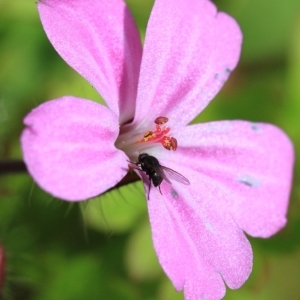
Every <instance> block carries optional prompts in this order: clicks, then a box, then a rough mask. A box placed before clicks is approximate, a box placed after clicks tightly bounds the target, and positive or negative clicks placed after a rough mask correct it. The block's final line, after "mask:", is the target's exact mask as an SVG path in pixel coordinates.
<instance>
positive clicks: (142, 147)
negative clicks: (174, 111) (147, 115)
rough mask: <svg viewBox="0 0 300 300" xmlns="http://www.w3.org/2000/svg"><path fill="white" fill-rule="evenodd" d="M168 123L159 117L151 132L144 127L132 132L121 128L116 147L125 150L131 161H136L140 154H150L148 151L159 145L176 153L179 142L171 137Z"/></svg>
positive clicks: (166, 119) (164, 118)
mask: <svg viewBox="0 0 300 300" xmlns="http://www.w3.org/2000/svg"><path fill="white" fill-rule="evenodd" d="M167 122H168V118H166V117H158V118H156V119H155V120H154V123H155V125H154V124H153V127H154V128H153V129H151V130H147V128H145V127H144V128H142V126H139V127H138V128H137V129H136V130H134V129H133V130H130V131H127V130H126V129H125V128H121V131H120V135H119V137H118V139H117V141H116V143H115V145H116V147H117V148H118V149H120V150H123V151H124V152H125V153H126V154H127V156H128V157H129V158H130V159H131V160H136V159H137V157H138V155H139V154H140V153H148V152H149V151H148V150H150V149H153V148H154V147H157V146H158V145H159V144H160V145H162V146H163V147H164V148H165V149H167V150H173V151H175V150H176V149H177V140H176V139H175V138H174V137H172V136H171V128H170V127H168V126H166V125H165V124H166V123H167ZM145 129H146V131H145ZM150 152H151V150H150Z"/></svg>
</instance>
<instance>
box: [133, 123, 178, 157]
mask: <svg viewBox="0 0 300 300" xmlns="http://www.w3.org/2000/svg"><path fill="white" fill-rule="evenodd" d="M168 120H169V119H168V118H166V117H158V118H156V119H155V121H154V123H155V124H156V126H155V130H154V131H152V130H148V131H147V132H146V133H145V134H144V137H143V138H142V139H141V140H139V142H141V143H143V142H145V143H146V142H156V143H160V144H162V145H163V147H164V148H166V149H168V150H174V151H175V150H176V149H177V140H176V139H175V138H174V137H171V136H169V135H167V134H168V133H169V132H170V127H166V126H163V125H164V124H165V123H167V122H168Z"/></svg>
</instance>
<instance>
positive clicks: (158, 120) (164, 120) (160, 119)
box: [154, 117, 169, 125]
mask: <svg viewBox="0 0 300 300" xmlns="http://www.w3.org/2000/svg"><path fill="white" fill-rule="evenodd" d="M168 121H169V119H168V118H166V117H158V118H156V119H155V121H154V122H155V124H157V125H163V124H165V123H167V122H168Z"/></svg>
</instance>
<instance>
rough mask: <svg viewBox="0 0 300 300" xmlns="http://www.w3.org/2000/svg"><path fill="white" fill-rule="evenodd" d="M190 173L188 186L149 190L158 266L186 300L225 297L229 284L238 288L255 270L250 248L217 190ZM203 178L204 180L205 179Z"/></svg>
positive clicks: (196, 174)
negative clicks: (160, 266)
mask: <svg viewBox="0 0 300 300" xmlns="http://www.w3.org/2000/svg"><path fill="white" fill-rule="evenodd" d="M182 170H183V172H184V173H186V174H187V172H189V173H188V174H189V179H190V181H191V185H190V186H184V185H181V184H180V183H176V182H174V183H173V184H172V185H170V184H168V183H166V182H165V181H164V182H163V183H162V185H161V190H162V194H163V195H161V194H160V193H159V191H158V189H157V188H153V187H152V189H151V192H150V199H149V201H148V208H149V215H150V222H151V228H152V236H153V242H154V247H155V249H156V252H157V255H158V258H159V262H160V264H161V265H162V267H163V268H164V270H165V272H166V273H167V275H168V276H169V277H170V279H171V280H172V282H173V284H174V286H175V287H176V289H177V290H181V289H184V294H185V299H186V300H197V299H206V300H211V299H221V298H222V297H223V296H224V295H225V284H224V282H223V280H224V281H225V282H226V284H227V285H228V286H229V287H230V288H232V289H235V288H238V287H240V286H241V285H242V284H243V283H244V282H245V281H246V280H247V278H248V277H249V274H250V273H251V269H252V250H251V246H250V243H249V242H248V240H247V238H246V236H245V234H244V233H243V231H242V230H241V229H240V228H239V227H238V226H237V224H236V222H235V220H234V219H233V217H232V216H231V214H230V212H229V211H228V209H227V206H226V205H225V203H224V202H222V201H221V203H220V201H219V197H220V194H219V189H218V186H217V185H216V184H215V183H214V182H213V183H211V181H210V178H204V180H202V181H199V180H198V179H199V177H198V173H197V172H195V171H193V170H189V169H187V168H182ZM201 179H203V178H201Z"/></svg>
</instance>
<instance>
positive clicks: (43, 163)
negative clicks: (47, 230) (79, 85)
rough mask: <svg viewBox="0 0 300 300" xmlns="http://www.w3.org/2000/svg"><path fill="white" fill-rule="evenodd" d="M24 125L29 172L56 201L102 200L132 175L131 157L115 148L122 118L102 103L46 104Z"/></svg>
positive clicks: (59, 101) (72, 99)
mask: <svg viewBox="0 0 300 300" xmlns="http://www.w3.org/2000/svg"><path fill="white" fill-rule="evenodd" d="M24 123H25V125H26V126H27V128H25V129H24V131H23V133H22V137H21V143H22V150H23V156H24V161H25V163H26V165H27V168H28V171H29V173H30V174H31V175H32V177H33V178H34V180H35V181H36V182H37V183H38V184H39V185H40V186H41V187H42V188H43V189H45V190H46V191H48V192H49V193H50V194H51V195H53V196H55V197H58V198H61V199H64V200H69V201H78V200H85V199H87V198H91V197H94V196H97V195H99V194H101V193H103V192H104V191H106V190H107V189H109V188H111V187H113V186H114V185H115V184H117V183H118V182H119V181H120V180H121V179H122V177H124V175H125V174H126V172H127V164H128V163H127V162H126V159H127V157H126V155H125V154H124V153H123V152H122V151H120V150H118V149H116V148H115V146H114V142H115V140H116V138H117V136H118V133H119V127H118V119H117V116H116V115H115V114H114V113H113V112H112V111H110V110H109V109H108V108H107V107H105V106H103V105H100V104H98V103H96V102H93V101H90V100H85V99H79V98H75V97H70V96H69V97H63V98H60V99H56V100H52V101H48V102H46V103H44V104H41V105H40V106H38V107H37V108H35V109H34V110H32V111H31V112H30V113H29V114H28V115H27V116H26V118H25V119H24Z"/></svg>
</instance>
